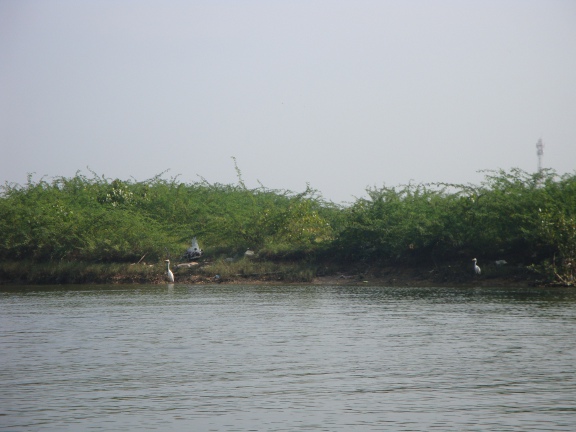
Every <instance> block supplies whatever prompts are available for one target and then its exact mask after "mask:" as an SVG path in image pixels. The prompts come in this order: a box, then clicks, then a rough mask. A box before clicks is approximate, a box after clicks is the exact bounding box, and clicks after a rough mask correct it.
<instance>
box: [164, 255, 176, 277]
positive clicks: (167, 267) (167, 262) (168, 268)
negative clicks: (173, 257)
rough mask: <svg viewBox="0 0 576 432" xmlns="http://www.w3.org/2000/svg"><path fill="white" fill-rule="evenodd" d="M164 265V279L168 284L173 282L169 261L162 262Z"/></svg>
mask: <svg viewBox="0 0 576 432" xmlns="http://www.w3.org/2000/svg"><path fill="white" fill-rule="evenodd" d="M164 262H165V263H166V277H167V278H168V280H169V281H170V282H174V273H172V270H170V260H164Z"/></svg>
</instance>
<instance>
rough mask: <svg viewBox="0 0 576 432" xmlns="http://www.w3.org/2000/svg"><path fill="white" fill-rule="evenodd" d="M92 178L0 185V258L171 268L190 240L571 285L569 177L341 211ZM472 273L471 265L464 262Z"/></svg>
mask: <svg viewBox="0 0 576 432" xmlns="http://www.w3.org/2000/svg"><path fill="white" fill-rule="evenodd" d="M163 175H164V173H163V174H160V175H158V176H156V177H154V178H152V179H150V180H146V181H133V180H119V179H115V180H112V179H107V178H105V177H104V176H98V175H97V174H95V173H91V176H86V175H83V174H82V173H80V172H79V173H77V174H76V175H75V176H74V177H72V178H64V177H57V178H54V179H51V180H49V181H48V180H45V179H40V180H33V179H32V176H29V178H28V181H27V183H26V184H24V185H17V184H8V183H7V184H5V185H4V186H2V187H0V188H1V189H0V259H1V260H3V261H18V260H27V261H30V262H54V261H58V262H62V261H85V262H100V263H102V262H137V261H139V260H140V259H141V258H142V257H143V256H145V257H146V260H147V261H149V262H154V261H158V260H161V259H164V258H166V257H170V258H171V259H173V260H177V259H178V257H180V256H181V255H182V254H183V253H184V251H185V250H186V248H187V247H188V246H189V243H190V240H191V238H192V236H196V237H197V238H198V240H199V242H200V247H202V248H203V249H204V250H205V256H213V257H218V256H232V255H234V254H241V253H242V252H243V251H245V250H246V249H247V248H250V249H252V250H254V251H257V252H258V256H259V257H260V258H264V259H269V260H311V261H313V260H318V261H322V260H333V261H346V262H370V263H385V264H402V265H414V264H420V263H427V264H437V263H438V262H450V261H456V260H460V261H463V262H469V261H470V260H471V259H472V258H473V257H476V258H478V259H479V261H480V262H482V261H484V262H486V261H488V260H506V261H507V262H508V263H509V265H515V266H518V265H522V266H524V267H526V266H532V268H533V269H534V270H535V271H538V272H540V273H541V274H543V275H545V276H546V278H547V279H548V280H550V281H552V280H557V281H561V282H563V283H565V284H572V283H573V279H572V278H573V277H574V274H575V272H574V266H575V265H576V262H575V258H576V175H574V174H570V175H563V176H559V175H557V174H556V173H555V172H553V171H551V170H544V171H543V172H541V173H536V174H529V173H526V172H524V171H521V170H519V169H513V170H511V171H509V172H505V171H487V172H485V179H484V181H483V182H482V183H481V184H480V185H469V184H468V185H461V184H408V185H404V186H396V187H385V186H384V187H381V188H372V189H368V190H367V195H368V197H367V198H360V199H357V200H356V201H355V202H353V203H351V204H349V205H346V206H341V205H336V204H334V203H331V202H328V201H326V200H324V199H323V198H322V196H321V194H319V193H318V192H317V191H315V190H313V189H310V188H308V189H306V190H305V191H303V192H301V193H294V192H290V191H284V190H270V189H267V188H265V187H263V186H262V187H259V188H256V189H249V188H247V187H246V186H245V185H244V183H243V181H242V178H241V174H240V171H238V180H239V181H238V184H237V185H222V184H210V183H208V182H206V181H200V182H196V183H183V182H180V181H179V180H178V177H175V178H171V179H168V180H167V179H164V178H163ZM470 265H471V261H470Z"/></svg>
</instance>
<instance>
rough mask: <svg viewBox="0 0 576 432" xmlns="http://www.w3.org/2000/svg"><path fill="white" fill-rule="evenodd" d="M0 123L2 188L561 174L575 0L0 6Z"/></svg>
mask: <svg viewBox="0 0 576 432" xmlns="http://www.w3.org/2000/svg"><path fill="white" fill-rule="evenodd" d="M0 116H1V118H0V146H1V152H0V182H2V183H4V182H5V181H9V182H18V183H24V182H25V180H26V176H27V173H36V174H35V176H34V178H40V177H42V176H44V175H46V176H47V177H48V178H50V177H52V176H66V177H68V176H73V175H74V174H75V172H76V171H78V170H80V171H82V172H83V173H85V174H89V172H88V171H87V169H86V167H87V166H88V167H90V169H92V170H93V171H95V172H97V173H98V174H103V175H105V176H106V177H110V178H120V179H129V178H131V177H133V178H135V179H137V180H145V179H148V178H150V177H153V176H154V175H156V174H159V173H160V172H162V171H164V170H166V169H169V170H170V171H169V172H168V175H167V176H166V177H170V176H176V175H178V174H180V179H181V180H182V181H185V182H194V181H197V180H199V177H198V175H200V176H202V177H204V178H206V179H207V180H208V181H209V182H211V183H225V184H228V183H235V182H236V172H235V170H234V163H233V161H232V159H231V157H232V156H235V157H236V159H237V162H238V165H239V167H240V169H241V170H242V174H243V178H244V181H245V183H246V185H247V186H248V187H257V186H258V181H260V182H261V183H262V184H264V185H265V186H267V187H269V188H278V189H290V190H293V191H297V192H299V191H302V190H304V189H305V187H306V183H310V185H311V186H312V187H313V188H316V189H318V190H319V191H320V192H321V193H322V194H323V195H324V197H325V198H327V199H331V200H334V201H338V202H339V201H352V200H353V199H354V196H363V195H364V191H365V189H366V187H367V186H381V185H382V184H386V185H389V186H394V185H398V184H402V183H407V182H408V181H410V180H413V181H415V182H430V181H446V182H473V183H477V182H479V181H480V180H481V179H482V178H483V174H479V173H477V171H478V170H482V169H498V168H503V169H509V168H511V167H519V168H522V169H524V170H527V171H535V170H536V167H537V157H536V147H535V145H536V142H537V141H538V139H539V138H540V137H541V138H542V139H543V141H544V143H545V146H546V147H545V149H544V159H543V162H544V166H545V167H550V168H554V169H555V170H557V171H558V172H559V173H565V172H574V170H575V169H576V1H574V0H563V1H562V0H541V1H531V0H496V1H490V0H478V1H476V0H458V1H448V0H438V1H417V0H397V1H396V0H394V1H393V0H389V1H386V0H377V1H367V0H348V1H338V0H330V1H317V0H302V1H300V0H284V1H279V0H277V1H274V0H264V1H252V0H245V1H238V0H234V1H231V0H230V1H225V0H206V1H194V0H182V1H175V0H166V1H157V0H154V1H152V0H149V1H147V0H98V1H81V0H37V1H32V0H0Z"/></svg>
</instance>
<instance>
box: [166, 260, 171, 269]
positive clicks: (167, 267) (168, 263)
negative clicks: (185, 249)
mask: <svg viewBox="0 0 576 432" xmlns="http://www.w3.org/2000/svg"><path fill="white" fill-rule="evenodd" d="M166 270H170V261H168V262H167V263H166Z"/></svg>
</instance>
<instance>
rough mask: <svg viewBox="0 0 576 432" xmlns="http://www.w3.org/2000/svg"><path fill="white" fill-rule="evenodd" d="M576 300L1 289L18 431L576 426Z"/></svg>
mask: <svg viewBox="0 0 576 432" xmlns="http://www.w3.org/2000/svg"><path fill="white" fill-rule="evenodd" d="M575 305H576V294H575V293H574V291H573V290H567V289H537V288H534V289H520V288H511V289H505V288H412V287H405V288H392V287H371V286H361V287H346V286H227V285H214V286H197V285H194V286H190V285H181V284H173V285H172V284H170V285H161V286H146V285H144V286H137V287H134V286H57V287H8V288H6V287H2V288H1V290H0V329H1V332H0V343H1V347H2V350H1V351H0V361H1V364H2V365H3V367H2V369H1V370H0V414H1V415H0V427H2V428H4V429H7V430H60V431H66V430H71V431H72V430H87V429H95V430H106V431H110V430H141V429H145V428H149V429H161V430H227V431H228V430H230V431H233V430H238V431H247V430H269V431H295V430H302V431H304V430H306V431H309V430H330V431H333V430H346V431H348V430H368V431H369V430H429V429H439V430H523V431H525V430H546V429H548V430H572V429H573V424H575V423H576V417H575V416H576V402H575V400H574V396H573V395H574V394H576V379H575V377H574V373H573V372H574V366H573V365H574V360H576V343H575V338H574V336H573V335H574V333H575V330H576V308H575V307H574V306H575Z"/></svg>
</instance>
